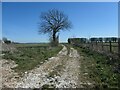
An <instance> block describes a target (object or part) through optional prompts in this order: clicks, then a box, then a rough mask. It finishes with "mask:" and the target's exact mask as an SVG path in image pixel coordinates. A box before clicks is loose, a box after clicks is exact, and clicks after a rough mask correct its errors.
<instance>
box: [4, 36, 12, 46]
mask: <svg viewBox="0 0 120 90" xmlns="http://www.w3.org/2000/svg"><path fill="white" fill-rule="evenodd" d="M2 40H3V41H4V43H6V44H10V43H11V41H10V40H8V39H7V38H6V37H3V38H2Z"/></svg>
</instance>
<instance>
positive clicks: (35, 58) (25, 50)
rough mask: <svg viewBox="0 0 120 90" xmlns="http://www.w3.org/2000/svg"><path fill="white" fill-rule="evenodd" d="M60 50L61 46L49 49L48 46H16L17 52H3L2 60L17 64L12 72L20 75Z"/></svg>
mask: <svg viewBox="0 0 120 90" xmlns="http://www.w3.org/2000/svg"><path fill="white" fill-rule="evenodd" d="M61 49H62V46H58V47H50V46H49V45H48V44H39V45H36V44H35V45H34V44H32V45H29V44H28V45H27V44H25V45H24V44H22V45H21V44H18V45H17V51H15V52H13V53H11V52H4V53H5V55H4V57H3V58H4V59H7V60H9V59H10V60H14V61H15V63H16V64H18V66H17V67H15V68H14V70H15V71H17V72H19V73H22V72H25V71H28V70H31V69H33V68H34V67H36V66H37V65H39V64H42V63H43V62H44V61H45V60H47V59H48V58H49V57H52V56H55V55H56V54H57V53H58V52H59V51H60V50H61Z"/></svg>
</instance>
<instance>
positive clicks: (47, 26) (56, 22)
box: [39, 9, 71, 45]
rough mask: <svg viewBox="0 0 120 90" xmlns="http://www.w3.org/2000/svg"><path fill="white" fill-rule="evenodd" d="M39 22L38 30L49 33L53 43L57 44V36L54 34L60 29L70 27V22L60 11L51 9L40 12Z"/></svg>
mask: <svg viewBox="0 0 120 90" xmlns="http://www.w3.org/2000/svg"><path fill="white" fill-rule="evenodd" d="M40 18H41V23H40V28H39V32H40V33H43V34H46V33H49V34H50V35H51V37H50V38H52V42H53V44H54V45H57V44H58V42H59V41H58V40H59V39H58V38H57V37H59V36H56V34H57V33H58V32H60V30H68V29H70V28H71V23H70V21H69V20H68V16H66V15H65V14H64V13H63V12H62V11H59V10H57V9H51V10H49V11H48V12H44V13H41V16H40Z"/></svg>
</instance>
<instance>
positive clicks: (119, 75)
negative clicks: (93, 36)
mask: <svg viewBox="0 0 120 90" xmlns="http://www.w3.org/2000/svg"><path fill="white" fill-rule="evenodd" d="M74 48H76V49H77V50H78V52H79V53H80V55H81V56H83V59H81V70H82V73H88V77H89V78H88V79H89V80H92V81H94V82H95V87H96V88H116V89H118V88H119V89H120V84H119V81H120V68H119V67H120V66H119V61H120V60H115V59H113V58H111V57H106V56H104V55H102V54H99V53H97V52H93V51H90V50H89V49H86V48H80V47H74ZM116 89H115V90H116Z"/></svg>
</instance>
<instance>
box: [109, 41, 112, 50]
mask: <svg viewBox="0 0 120 90" xmlns="http://www.w3.org/2000/svg"><path fill="white" fill-rule="evenodd" d="M109 43H110V52H112V45H111V41H109Z"/></svg>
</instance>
